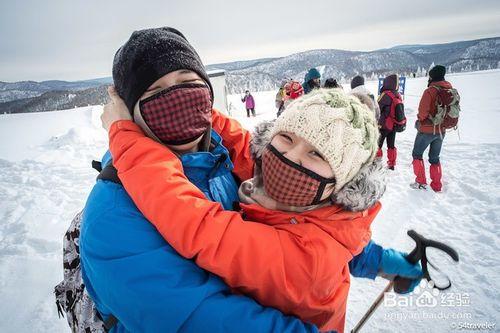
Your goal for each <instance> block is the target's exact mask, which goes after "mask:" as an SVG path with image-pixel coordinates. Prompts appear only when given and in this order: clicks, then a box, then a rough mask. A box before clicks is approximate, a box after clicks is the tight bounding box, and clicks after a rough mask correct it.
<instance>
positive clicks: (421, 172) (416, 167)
mask: <svg viewBox="0 0 500 333" xmlns="http://www.w3.org/2000/svg"><path fill="white" fill-rule="evenodd" d="M412 164H413V173H414V174H415V182H417V183H418V184H420V185H427V179H426V178H425V166H424V160H417V159H414V160H413V163H412Z"/></svg>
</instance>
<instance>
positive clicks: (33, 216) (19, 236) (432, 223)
mask: <svg viewBox="0 0 500 333" xmlns="http://www.w3.org/2000/svg"><path fill="white" fill-rule="evenodd" d="M448 79H449V81H451V82H452V84H454V85H455V86H456V87H457V88H458V89H459V91H460V93H461V96H462V103H461V104H462V110H463V113H462V116H461V120H460V139H459V137H458V133H457V132H451V133H448V134H447V135H446V138H445V142H444V145H443V151H442V154H441V157H442V158H441V163H442V167H443V180H444V187H443V189H444V190H443V192H442V193H439V194H436V193H434V192H432V191H430V190H428V191H417V190H412V189H410V187H409V186H408V185H409V183H410V182H412V181H413V173H412V168H411V150H412V146H413V139H414V137H415V129H414V128H413V127H412V124H413V122H414V120H415V118H416V110H417V109H418V101H419V99H420V96H421V93H422V92H423V90H424V89H425V86H426V81H425V78H418V79H408V81H407V87H406V89H407V91H406V97H405V107H406V113H407V118H408V127H407V130H406V131H405V132H404V133H402V134H398V136H397V138H396V146H397V147H398V164H397V166H396V170H395V171H394V172H390V173H389V176H390V178H389V183H388V188H387V192H386V194H385V195H384V197H383V199H382V203H383V209H382V211H381V213H380V214H379V216H378V217H377V219H376V221H375V222H374V224H373V239H374V240H375V241H377V242H378V243H380V244H382V245H384V246H387V247H394V248H396V249H400V250H405V251H411V249H412V248H413V241H412V240H411V239H410V238H409V237H408V236H406V231H407V230H408V229H415V230H416V231H417V232H419V233H422V234H423V235H424V236H427V237H430V238H435V239H437V240H441V241H444V242H447V243H449V244H450V245H451V246H453V247H455V248H456V249H457V251H458V253H459V255H460V263H459V264H458V265H457V264H453V263H452V262H450V261H446V260H443V262H441V261H440V262H439V267H440V268H441V269H442V270H444V271H445V272H446V273H447V274H448V275H449V276H450V277H451V278H452V280H453V283H454V284H453V287H452V289H450V290H449V291H447V292H444V293H442V294H441V295H445V294H446V293H448V294H447V295H452V296H453V295H463V294H468V295H469V298H470V305H469V306H460V307H458V306H455V307H446V306H437V307H433V308H425V309H424V308H421V307H417V306H415V305H413V306H404V307H389V306H384V305H382V306H381V307H380V308H379V309H378V310H377V312H376V313H375V314H374V315H373V317H372V318H371V319H370V321H369V322H368V323H367V325H366V326H365V328H364V332H402V331H405V332H420V331H426V332H427V331H432V332H449V331H453V328H452V326H451V325H452V323H459V322H464V321H465V322H470V323H482V322H492V323H497V326H498V325H500V322H499V319H500V302H499V301H498V300H499V299H500V292H499V289H500V276H499V268H500V256H499V255H498V253H499V251H500V232H499V231H498V226H499V223H500V216H499V213H500V209H499V208H500V194H499V193H500V192H499V189H498V188H499V186H500V135H499V134H498V130H497V127H498V124H500V106H499V105H500V92H499V91H498V84H499V83H500V71H499V70H492V71H484V72H474V73H462V74H456V75H453V74H452V75H450V76H449V77H448ZM376 84H377V83H376V82H367V87H368V88H369V89H370V90H372V91H373V92H375V89H376ZM345 89H346V90H348V87H347V86H346V87H345ZM275 93H276V92H275V91H270V92H258V93H254V97H255V100H256V112H257V117H255V118H247V117H246V111H245V109H244V105H243V103H241V101H240V95H231V96H228V102H229V103H230V104H231V114H232V116H234V117H235V118H237V119H238V120H239V121H240V122H241V123H242V124H243V126H244V127H246V128H248V129H252V128H253V127H254V125H255V124H257V123H258V122H259V121H261V120H264V119H272V118H274V117H275V114H276V109H275V107H274V97H275ZM101 110H102V108H101V107H98V106H96V107H86V108H79V109H75V110H66V111H54V112H46V113H35V114H18V115H0V142H1V143H2V144H1V146H0V170H1V172H0V332H66V331H68V328H67V324H66V321H65V319H64V320H63V319H58V318H57V311H56V307H55V304H54V297H53V293H52V292H53V287H54V285H56V284H57V283H58V282H59V281H60V280H61V279H62V250H61V247H62V237H63V234H64V232H65V231H66V229H67V227H68V225H69V223H70V221H71V219H72V217H73V216H74V214H75V213H76V212H78V211H79V210H80V209H82V208H83V206H84V204H85V200H86V197H87V195H88V193H89V192H90V190H91V188H92V185H93V184H94V181H95V177H96V175H97V173H96V172H95V171H94V170H93V169H92V168H91V167H90V161H91V160H92V159H100V157H101V156H102V154H103V153H104V151H105V150H106V146H107V137H106V133H105V132H104V130H102V129H101V128H100V120H99V115H100V112H101ZM384 155H385V148H384ZM384 159H385V156H384ZM426 166H427V175H428V162H427V161H426ZM386 283H387V282H386V280H383V279H380V278H378V279H377V280H376V281H375V282H372V281H369V280H363V279H354V278H353V279H352V288H351V293H350V296H349V301H348V313H347V322H346V331H347V330H349V329H351V328H352V327H353V326H354V325H355V324H356V323H357V321H358V320H359V319H360V318H361V316H362V315H363V314H364V312H365V311H366V310H367V309H368V307H369V306H370V304H371V303H372V301H373V300H374V299H375V298H376V296H377V295H378V293H379V292H380V291H381V290H382V289H383V288H384V286H385V285H386ZM469 314H470V316H469ZM424 316H427V318H426V319H422V318H423V317H424ZM446 316H447V318H448V319H443V318H446ZM451 316H455V317H460V316H462V317H464V316H465V317H468V318H469V319H450V318H451ZM428 317H432V318H428ZM496 329H497V330H500V329H499V328H496Z"/></svg>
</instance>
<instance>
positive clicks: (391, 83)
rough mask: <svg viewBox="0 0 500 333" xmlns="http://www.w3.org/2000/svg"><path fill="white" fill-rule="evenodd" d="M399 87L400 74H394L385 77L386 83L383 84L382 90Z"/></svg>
mask: <svg viewBox="0 0 500 333" xmlns="http://www.w3.org/2000/svg"><path fill="white" fill-rule="evenodd" d="M397 88H398V76H397V75H396V74H392V75H389V76H387V77H386V78H385V79H384V83H383V84H382V88H380V91H381V92H382V91H386V90H397Z"/></svg>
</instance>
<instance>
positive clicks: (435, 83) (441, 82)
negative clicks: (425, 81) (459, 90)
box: [429, 80, 453, 89]
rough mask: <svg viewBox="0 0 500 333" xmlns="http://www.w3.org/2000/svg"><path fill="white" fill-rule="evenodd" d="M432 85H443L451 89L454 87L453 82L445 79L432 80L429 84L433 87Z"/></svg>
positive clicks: (442, 86)
mask: <svg viewBox="0 0 500 333" xmlns="http://www.w3.org/2000/svg"><path fill="white" fill-rule="evenodd" d="M432 86H437V87H441V88H445V89H451V88H453V87H452V85H451V83H450V82H448V81H445V80H443V81H436V82H431V83H430V84H429V87H432Z"/></svg>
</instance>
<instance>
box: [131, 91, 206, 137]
mask: <svg viewBox="0 0 500 333" xmlns="http://www.w3.org/2000/svg"><path fill="white" fill-rule="evenodd" d="M139 109H140V111H141V115H142V118H143V119H144V122H145V123H146V125H147V126H148V127H149V129H150V130H151V131H152V132H153V133H154V134H155V135H156V136H157V137H158V139H160V140H161V141H162V142H163V143H166V144H171V145H182V144H185V143H188V142H192V141H194V140H196V139H197V138H199V137H200V136H201V135H203V133H205V131H206V130H207V129H208V127H209V126H210V123H211V120H212V99H211V97H210V90H209V88H208V87H207V86H206V85H204V84H198V83H186V84H179V85H176V86H173V87H170V88H167V89H165V90H162V91H160V92H159V93H156V94H154V95H153V96H150V97H148V98H146V99H144V100H142V101H141V102H140V103H139Z"/></svg>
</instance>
